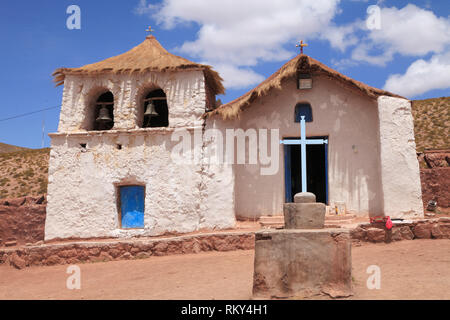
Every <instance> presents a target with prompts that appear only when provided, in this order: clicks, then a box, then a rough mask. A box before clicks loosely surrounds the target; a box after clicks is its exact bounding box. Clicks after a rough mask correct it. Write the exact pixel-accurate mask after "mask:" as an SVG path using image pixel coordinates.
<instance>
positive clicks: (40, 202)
mask: <svg viewBox="0 0 450 320" xmlns="http://www.w3.org/2000/svg"><path fill="white" fill-rule="evenodd" d="M46 205H47V201H46V198H45V196H37V197H22V198H17V199H3V200H0V247H3V246H16V245H25V244H27V243H35V242H38V241H42V240H44V225H45V216H46Z"/></svg>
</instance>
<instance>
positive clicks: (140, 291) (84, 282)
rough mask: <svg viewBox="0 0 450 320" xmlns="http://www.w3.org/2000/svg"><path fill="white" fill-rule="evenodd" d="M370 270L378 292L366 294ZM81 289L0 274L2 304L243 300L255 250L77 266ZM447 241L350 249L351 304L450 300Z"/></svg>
mask: <svg viewBox="0 0 450 320" xmlns="http://www.w3.org/2000/svg"><path fill="white" fill-rule="evenodd" d="M370 265H377V266H379V267H380V268H381V289H380V290H369V289H367V287H366V281H367V278H368V277H369V275H368V274H367V273H366V270H367V268H368V267H369V266H370ZM80 268H81V290H76V291H71V290H68V289H67V288H66V280H67V277H68V276H69V275H68V274H66V270H67V266H54V267H33V268H28V269H25V270H21V271H19V270H15V269H12V268H11V267H5V266H2V267H0V299H226V300H228V299H231V300H234V299H249V298H251V288H252V275H253V251H235V252H225V253H224V252H212V253H202V254H196V255H180V256H169V257H152V258H150V259H147V260H133V261H117V262H107V263H96V264H82V265H80ZM449 271H450V240H414V241H402V242H397V243H392V244H389V245H386V244H364V245H363V246H361V247H353V277H354V284H355V295H354V296H353V299H450V272H449Z"/></svg>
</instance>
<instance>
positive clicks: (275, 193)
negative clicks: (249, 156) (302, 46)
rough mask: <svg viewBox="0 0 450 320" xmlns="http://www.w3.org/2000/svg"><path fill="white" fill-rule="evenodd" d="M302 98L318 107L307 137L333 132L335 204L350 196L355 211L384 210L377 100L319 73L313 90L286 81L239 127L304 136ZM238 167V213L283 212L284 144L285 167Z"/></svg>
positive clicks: (331, 153)
mask: <svg viewBox="0 0 450 320" xmlns="http://www.w3.org/2000/svg"><path fill="white" fill-rule="evenodd" d="M300 102H307V103H310V104H311V107H312V111H313V122H310V123H307V124H306V132H307V136H308V137H314V136H328V137H329V145H328V148H329V149H328V166H329V167H328V179H329V180H328V182H329V189H328V190H329V204H330V205H334V204H335V203H336V202H337V201H344V202H345V203H346V207H347V210H348V212H350V213H354V214H357V215H360V216H367V215H368V214H370V215H381V214H382V213H383V193H382V187H381V178H380V157H379V152H380V151H379V131H378V130H379V127H378V111H377V103H376V101H373V100H371V99H369V98H368V97H367V96H365V95H363V94H361V93H358V92H355V91H354V90H352V89H349V88H348V87H347V86H342V85H339V84H338V83H336V81H332V80H329V79H327V78H322V77H315V78H314V87H313V89H310V90H298V89H297V86H296V82H295V80H294V79H292V80H289V81H286V82H285V83H283V88H282V89H281V90H276V89H275V90H272V91H271V92H270V93H269V95H268V96H265V97H262V98H260V99H257V100H256V101H254V102H253V104H252V105H251V107H249V108H247V109H245V110H244V111H243V112H242V113H241V115H240V120H236V122H235V123H234V126H236V127H241V128H243V129H244V130H247V129H250V128H255V129H259V128H263V129H269V130H270V129H280V138H288V137H299V136H300V124H299V123H296V122H294V111H295V106H296V104H297V103H300ZM353 146H355V147H356V149H355V150H354V149H353ZM268 150H270V148H269V149H268ZM235 172H236V182H235V184H236V188H235V193H236V196H235V198H236V215H237V216H238V217H244V218H257V217H259V216H262V215H282V214H283V203H284V202H285V181H284V180H285V177H284V174H285V173H284V149H283V147H282V146H281V145H280V146H279V170H278V172H277V173H276V174H275V175H270V176H262V175H261V174H260V165H245V166H244V165H236V166H235Z"/></svg>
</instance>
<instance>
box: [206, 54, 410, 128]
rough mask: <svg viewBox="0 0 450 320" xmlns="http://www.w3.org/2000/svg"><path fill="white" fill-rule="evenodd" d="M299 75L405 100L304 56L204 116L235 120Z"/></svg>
mask: <svg viewBox="0 0 450 320" xmlns="http://www.w3.org/2000/svg"><path fill="white" fill-rule="evenodd" d="M297 73H309V74H311V75H312V76H318V75H321V76H325V77H328V78H330V79H332V80H335V81H339V82H341V83H343V84H344V85H348V86H350V87H352V88H354V89H356V90H357V91H359V92H361V93H362V94H364V95H367V96H369V97H370V98H373V99H376V98H378V97H379V96H391V97H398V98H403V97H401V96H398V95H395V94H393V93H390V92H388V91H384V90H381V89H377V88H373V87H370V86H368V85H366V84H364V83H362V82H359V81H356V80H354V79H351V78H349V77H347V76H345V75H343V74H341V73H339V72H337V71H336V70H333V69H331V68H329V67H327V66H326V65H324V64H323V63H321V62H319V61H317V60H315V59H313V58H311V57H309V56H307V55H304V54H301V55H298V56H296V57H295V58H293V59H292V60H290V61H289V62H287V63H286V64H285V65H283V66H282V67H281V68H280V69H279V70H278V71H276V72H275V73H274V74H272V75H271V76H270V77H269V78H267V79H266V80H264V81H263V82H262V83H261V84H260V85H258V86H257V87H256V88H254V89H253V90H250V91H249V92H247V93H246V94H244V95H243V96H241V97H239V98H237V99H235V100H233V101H231V102H229V103H226V104H223V105H221V106H220V107H218V108H217V109H215V110H213V111H210V112H208V113H206V114H205V115H204V117H208V116H211V115H216V114H217V115H220V116H222V118H223V119H233V118H236V117H238V116H239V114H240V112H241V111H242V110H244V109H245V108H247V107H249V106H250V105H251V103H252V102H253V101H254V100H255V99H257V98H258V97H262V96H265V95H267V94H268V92H269V91H270V90H272V89H274V88H277V89H281V87H282V82H283V81H284V80H286V79H289V78H293V77H296V76H297Z"/></svg>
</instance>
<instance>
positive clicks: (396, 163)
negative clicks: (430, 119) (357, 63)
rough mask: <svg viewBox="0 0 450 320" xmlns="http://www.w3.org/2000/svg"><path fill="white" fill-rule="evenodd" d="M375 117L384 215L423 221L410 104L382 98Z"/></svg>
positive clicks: (385, 97) (379, 99)
mask: <svg viewBox="0 0 450 320" xmlns="http://www.w3.org/2000/svg"><path fill="white" fill-rule="evenodd" d="M378 116H379V119H380V158H381V180H382V187H383V189H382V190H383V199H384V204H383V205H384V213H385V215H387V216H391V217H392V218H416V217H423V216H424V212H423V203H422V189H421V185H420V168H419V162H418V160H417V153H416V142H415V137H414V122H413V116H412V113H411V102H410V101H408V100H405V99H399V98H392V97H387V96H381V97H379V98H378Z"/></svg>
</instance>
